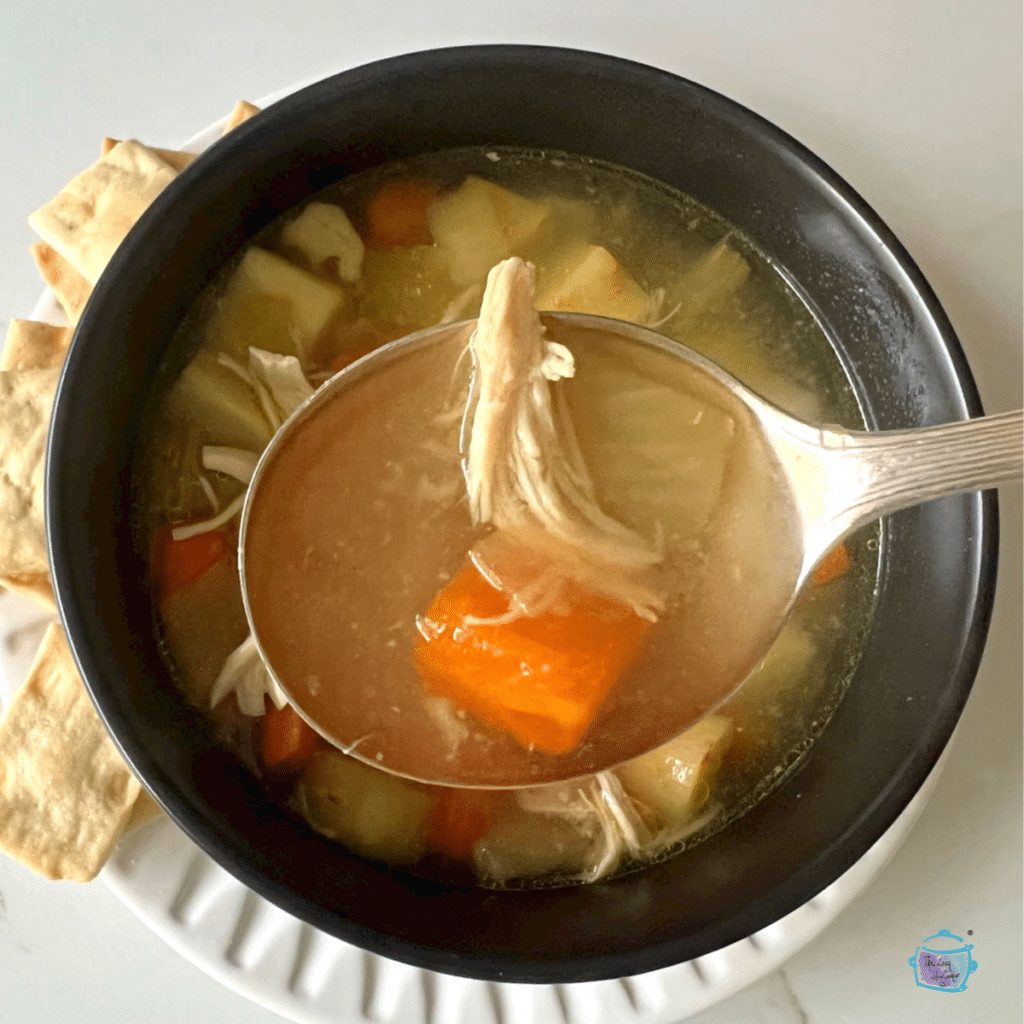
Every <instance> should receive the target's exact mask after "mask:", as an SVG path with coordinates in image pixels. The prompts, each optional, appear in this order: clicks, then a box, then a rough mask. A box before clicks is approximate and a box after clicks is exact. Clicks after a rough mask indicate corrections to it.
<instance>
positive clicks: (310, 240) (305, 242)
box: [281, 203, 366, 283]
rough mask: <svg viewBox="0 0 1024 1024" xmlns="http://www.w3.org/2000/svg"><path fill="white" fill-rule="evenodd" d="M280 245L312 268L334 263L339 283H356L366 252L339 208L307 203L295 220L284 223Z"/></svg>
mask: <svg viewBox="0 0 1024 1024" xmlns="http://www.w3.org/2000/svg"><path fill="white" fill-rule="evenodd" d="M281 243H282V245H287V246H290V247H291V248H293V249H298V250H299V252H301V253H302V255H303V256H305V257H306V259H307V260H309V262H310V265H311V266H314V267H317V266H320V265H321V264H323V263H324V261H325V260H329V259H334V260H337V267H338V277H340V278H341V279H342V281H348V282H350V283H352V282H355V281H358V280H359V275H360V273H361V272H362V267H363V254H364V253H365V251H366V250H365V247H364V246H363V240H362V239H361V238H360V237H359V235H358V234H357V233H356V229H355V228H354V227H352V222H351V221H350V220H349V219H348V217H347V216H346V215H345V211H344V210H343V209H342V208H341V207H340V206H335V205H334V204H333V203H310V204H309V205H308V206H307V207H306V208H305V209H304V210H303V211H302V213H300V214H299V215H298V217H296V218H295V220H292V221H289V222H288V223H287V224H285V226H284V228H283V229H282V230H281Z"/></svg>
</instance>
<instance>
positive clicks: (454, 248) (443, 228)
mask: <svg viewBox="0 0 1024 1024" xmlns="http://www.w3.org/2000/svg"><path fill="white" fill-rule="evenodd" d="M547 217H548V211H547V209H546V208H545V207H544V206H543V205H542V204H540V203H535V202H533V200H531V199H526V198H524V197H523V196H520V195H516V193H515V192H510V191H509V190H508V189H505V188H502V187H501V186H500V185H495V184H494V183H493V182H490V181H485V180H484V179H483V178H478V177H476V175H473V174H471V175H469V176H468V177H467V178H466V180H465V181H463V183H462V184H461V185H460V186H459V187H458V188H457V189H455V191H454V192H452V193H451V194H450V195H447V196H445V197H444V198H443V199H441V200H440V201H438V202H436V203H434V205H433V206H431V207H429V208H428V209H427V221H428V222H429V224H430V231H431V234H433V236H434V241H435V242H436V243H437V245H438V246H439V247H440V248H441V249H442V250H443V252H444V254H445V256H446V258H447V260H448V268H449V273H450V274H451V278H452V281H454V282H455V284H457V285H467V284H472V283H473V282H475V281H483V280H484V279H485V278H486V277H487V272H488V271H489V270H490V269H491V267H493V266H494V265H495V264H496V263H500V262H501V261H502V260H505V259H508V258H509V257H510V256H519V255H521V254H522V252H523V250H524V249H525V248H526V246H527V245H528V244H529V242H530V239H531V238H532V236H533V235H534V233H535V232H536V231H537V229H538V228H539V227H540V226H541V224H543V223H544V221H545V220H546V218H547Z"/></svg>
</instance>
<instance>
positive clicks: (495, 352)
mask: <svg viewBox="0 0 1024 1024" xmlns="http://www.w3.org/2000/svg"><path fill="white" fill-rule="evenodd" d="M533 296H534V268H533V267H532V266H531V265H530V264H528V263H524V262H523V261H522V260H520V259H517V258H513V259H510V260H506V261H505V262H504V263H501V264H499V265H498V266H496V267H494V268H493V269H492V270H491V272H490V274H489V275H488V278H487V290H486V292H485V294H484V301H483V307H482V309H481V311H480V319H479V321H478V324H477V329H476V332H475V334H474V336H473V341H472V349H473V354H474V361H475V374H474V388H473V394H472V396H471V398H470V412H469V415H468V417H467V418H468V421H469V422H470V426H471V434H470V439H469V445H468V452H467V454H466V461H465V473H466V486H467V492H468V497H469V507H470V513H471V515H472V517H473V520H474V522H476V523H481V524H491V525H493V526H495V527H496V528H497V529H498V531H507V532H508V534H509V535H510V536H511V537H513V538H514V543H513V548H514V547H515V545H518V546H519V547H520V548H521V549H526V550H529V549H530V548H531V547H533V546H535V545H537V544H541V543H543V545H544V549H545V554H546V556H548V560H549V561H551V562H553V563H554V564H556V565H560V566H561V567H562V574H563V578H564V579H565V580H566V581H573V582H576V583H578V584H579V585H581V586H582V587H583V588H584V589H586V590H590V591H591V592H594V593H599V594H602V595H604V596H607V597H609V598H611V599H612V600H617V601H620V602H621V603H624V604H628V605H630V606H631V607H633V609H634V610H635V611H636V612H637V614H638V615H641V616H643V617H644V618H647V619H649V620H653V619H654V618H656V615H657V612H658V611H659V610H661V609H662V608H663V607H664V598H663V596H662V595H661V594H660V593H658V592H657V591H656V590H655V589H654V588H653V587H650V586H647V585H645V584H644V582H643V576H644V574H645V572H646V571H647V570H650V569H651V568H652V567H653V566H654V565H656V564H657V563H658V562H660V560H661V553H660V552H659V551H658V550H657V549H656V548H655V547H654V546H653V545H652V544H649V543H648V542H647V541H645V540H644V539H643V538H642V537H640V536H639V535H638V534H637V533H635V532H634V531H632V530H630V529H628V528H627V527H625V526H623V525H622V524H621V523H619V522H617V521H616V520H615V519H613V518H611V517H610V516H608V515H605V513H604V512H602V511H601V509H600V508H599V506H598V505H597V502H596V500H595V497H594V489H593V485H592V483H591V479H590V475H589V473H588V471H587V467H586V465H585V464H584V462H583V459H582V456H581V455H580V452H579V448H578V446H577V443H576V436H575V433H574V431H573V426H572V422H571V421H570V419H569V415H568V412H567V409H566V406H565V404H564V400H563V399H562V396H561V394H560V393H559V394H556V395H554V396H553V395H552V391H551V388H550V386H549V382H550V381H557V380H559V379H562V378H564V377H570V376H572V374H573V373H574V372H575V364H574V361H573V357H572V353H571V352H569V351H568V349H566V348H565V347H564V346H562V345H558V344H555V343H552V342H547V341H545V339H544V328H543V326H542V325H541V322H540V317H539V316H538V314H537V312H536V310H535V309H534V307H533ZM506 561H507V560H506ZM512 561H514V558H513V559H512ZM484 562H486V558H481V559H480V561H479V562H478V565H480V567H481V569H482V570H483V571H484V573H485V575H488V571H487V569H486V568H485V566H484V565H483V564H482V563H484ZM595 566H596V567H599V571H597V572H594V571H592V569H593V567H595ZM490 568H491V574H492V575H496V576H498V577H500V576H501V575H502V572H503V571H505V572H507V566H506V568H505V569H504V570H503V568H502V567H501V566H498V565H491V567H490ZM555 582H556V581H551V582H549V583H548V584H545V587H544V593H546V594H547V595H548V598H549V600H548V601H547V603H546V604H545V603H544V602H541V604H540V606H536V607H532V608H529V609H528V611H529V613H530V614H538V613H539V612H541V611H544V610H548V609H549V608H552V607H556V606H557V596H558V594H559V587H558V586H557V585H554V583H555Z"/></svg>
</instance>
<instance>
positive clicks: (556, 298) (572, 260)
mask: <svg viewBox="0 0 1024 1024" xmlns="http://www.w3.org/2000/svg"><path fill="white" fill-rule="evenodd" d="M534 305H535V306H536V307H537V309H542V310H554V311H556V312H563V313H592V314H594V315H595V316H610V317H614V318H615V319H616V320H629V321H632V322H634V323H646V321H647V319H648V317H649V316H650V312H651V300H650V296H648V294H647V292H645V291H644V290H643V288H641V287H640V285H638V284H637V283H636V281H634V280H633V278H632V277H630V276H629V274H627V273H626V271H625V270H623V269H622V267H621V266H619V263H618V261H617V260H616V259H615V257H614V256H612V254H611V253H610V252H609V251H608V250H607V249H605V248H604V247H603V246H600V245H578V246H573V247H572V248H571V249H570V250H569V251H568V252H566V253H565V254H564V255H562V256H561V257H560V258H558V259H556V261H555V263H554V266H553V267H552V269H551V270H550V271H548V272H546V273H545V274H544V275H543V276H542V278H541V280H540V281H539V282H538V285H537V295H536V298H535V300H534Z"/></svg>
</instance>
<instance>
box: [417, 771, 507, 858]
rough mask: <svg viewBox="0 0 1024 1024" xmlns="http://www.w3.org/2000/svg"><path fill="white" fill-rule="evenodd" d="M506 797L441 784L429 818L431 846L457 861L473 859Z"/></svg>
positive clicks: (428, 835) (499, 794)
mask: <svg viewBox="0 0 1024 1024" xmlns="http://www.w3.org/2000/svg"><path fill="white" fill-rule="evenodd" d="M502 799H503V794H501V793H490V792H485V791H482V790H479V789H457V788H446V787H439V790H438V796H437V800H436V801H435V803H434V806H433V808H432V809H431V812H430V816H429V818H428V819H427V849H428V850H430V851H431V852H433V853H443V854H445V855H447V856H448V857H451V858H453V859H454V860H461V861H468V860H470V859H471V858H472V856H473V847H474V846H475V845H476V841H477V840H478V839H479V838H480V837H481V836H482V835H483V834H484V833H485V832H486V831H487V827H488V825H489V824H490V822H491V818H492V816H493V812H494V809H495V807H496V806H497V805H498V803H499V802H500V801H501V800H502Z"/></svg>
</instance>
